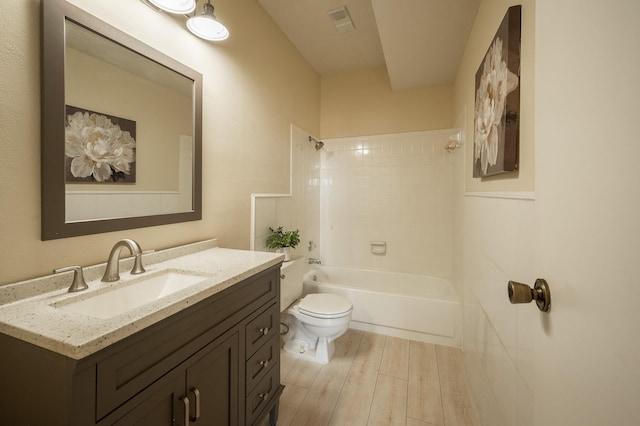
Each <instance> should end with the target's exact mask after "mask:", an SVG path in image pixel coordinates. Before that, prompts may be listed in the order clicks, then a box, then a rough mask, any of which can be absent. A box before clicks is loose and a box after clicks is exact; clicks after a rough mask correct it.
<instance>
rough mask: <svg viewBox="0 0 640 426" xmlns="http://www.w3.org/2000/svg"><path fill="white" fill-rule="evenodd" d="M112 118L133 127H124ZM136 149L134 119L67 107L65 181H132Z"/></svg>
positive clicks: (133, 178)
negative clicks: (66, 170) (67, 159)
mask: <svg viewBox="0 0 640 426" xmlns="http://www.w3.org/2000/svg"><path fill="white" fill-rule="evenodd" d="M114 121H118V122H123V123H126V124H127V125H128V127H131V126H133V129H130V130H124V129H122V128H121V126H120V124H117V123H115V122H114ZM131 123H133V124H131ZM131 131H133V135H132V134H131ZM135 148H136V141H135V122H133V121H131V120H125V119H119V118H117V117H109V116H107V115H105V114H99V113H95V112H91V111H86V110H80V109H78V108H75V107H69V106H67V123H66V126H65V156H66V157H67V158H69V159H71V161H70V164H69V166H68V173H67V181H71V182H112V183H113V182H135V173H132V171H135V167H133V166H134V165H135V160H136V158H135ZM67 163H69V162H68V161H67ZM69 173H70V176H69Z"/></svg>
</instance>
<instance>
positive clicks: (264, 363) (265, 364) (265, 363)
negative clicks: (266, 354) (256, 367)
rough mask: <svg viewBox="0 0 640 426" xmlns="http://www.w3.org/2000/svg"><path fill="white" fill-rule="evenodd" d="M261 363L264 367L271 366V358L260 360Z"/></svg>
mask: <svg viewBox="0 0 640 426" xmlns="http://www.w3.org/2000/svg"><path fill="white" fill-rule="evenodd" d="M260 365H261V366H262V368H267V367H268V366H269V360H268V359H265V360H264V361H260Z"/></svg>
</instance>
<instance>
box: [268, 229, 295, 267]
mask: <svg viewBox="0 0 640 426" xmlns="http://www.w3.org/2000/svg"><path fill="white" fill-rule="evenodd" d="M269 232H270V234H269V236H268V237H267V247H268V248H270V249H282V251H283V252H284V260H285V261H286V260H291V250H290V249H292V248H296V246H297V245H298V244H300V231H299V230H297V229H296V230H295V231H285V230H284V229H283V228H282V226H278V228H277V229H273V228H272V227H269Z"/></svg>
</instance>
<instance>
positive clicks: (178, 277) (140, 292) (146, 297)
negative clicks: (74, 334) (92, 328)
mask: <svg viewBox="0 0 640 426" xmlns="http://www.w3.org/2000/svg"><path fill="white" fill-rule="evenodd" d="M206 279H207V277H203V276H200V275H191V274H187V273H184V272H177V271H162V272H159V273H156V274H154V275H148V276H146V277H145V276H142V277H140V278H138V279H136V280H134V281H131V282H123V283H121V284H122V286H121V287H118V286H117V283H116V286H115V287H114V288H113V289H110V290H109V291H106V292H104V293H97V294H96V295H93V296H90V297H88V298H83V299H82V300H78V301H71V302H69V303H67V302H66V301H65V302H59V303H57V304H54V306H55V307H56V308H57V309H61V310H63V311H67V312H74V313H78V314H83V315H88V316H91V317H95V318H101V319H108V318H112V317H115V316H117V315H121V314H124V313H126V312H128V311H131V310H133V309H135V308H139V307H140V306H143V305H146V304H147V303H151V302H154V301H156V300H158V299H161V298H163V297H165V296H168V295H170V294H173V293H175V292H177V291H180V290H183V289H185V288H187V287H189V286H192V285H194V284H198V283H200V282H202V281H205V280H206Z"/></svg>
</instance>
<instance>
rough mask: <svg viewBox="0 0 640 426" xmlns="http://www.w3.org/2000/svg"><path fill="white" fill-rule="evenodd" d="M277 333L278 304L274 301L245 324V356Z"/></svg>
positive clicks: (250, 354)
mask: <svg viewBox="0 0 640 426" xmlns="http://www.w3.org/2000/svg"><path fill="white" fill-rule="evenodd" d="M279 335H280V306H279V305H278V304H277V303H276V304H274V305H272V306H271V307H270V308H269V309H267V310H266V311H264V312H263V313H261V314H260V315H258V316H257V317H256V318H254V319H253V320H251V321H250V322H249V323H248V324H247V327H246V330H245V336H246V350H247V352H246V356H247V358H249V357H251V356H253V354H254V353H255V352H256V351H257V350H258V348H260V347H261V346H262V345H263V344H264V343H265V342H267V341H269V340H271V339H273V338H274V337H278V336H279Z"/></svg>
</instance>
